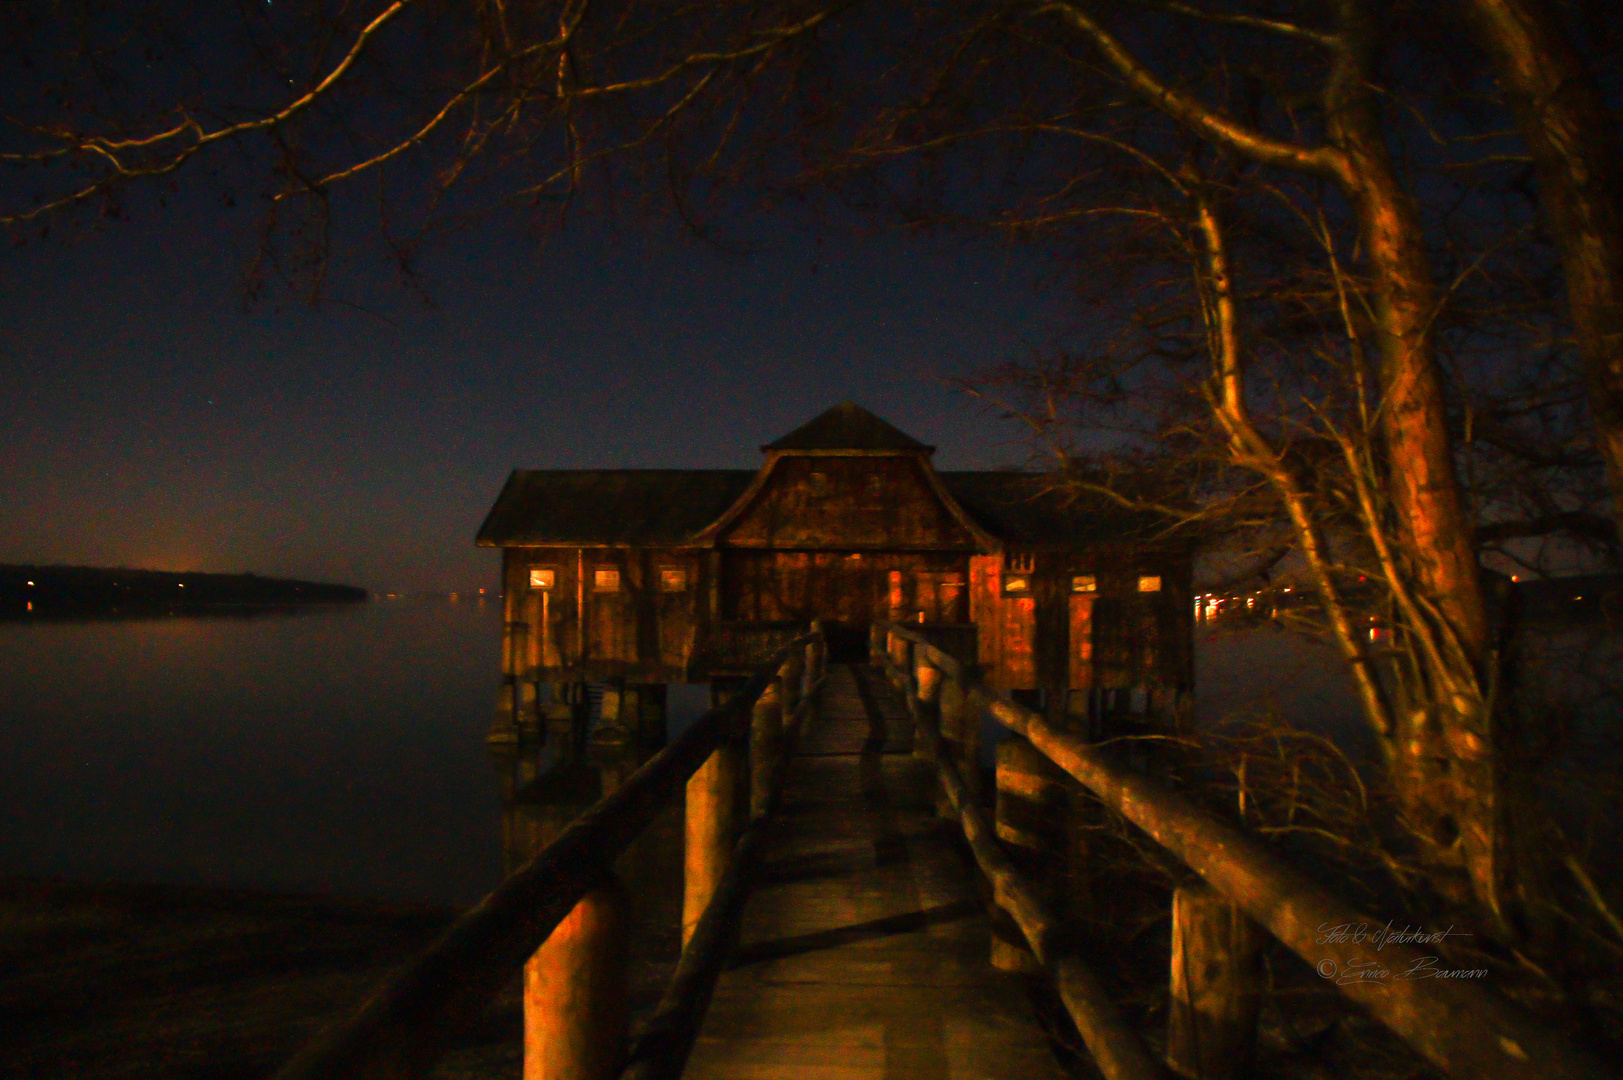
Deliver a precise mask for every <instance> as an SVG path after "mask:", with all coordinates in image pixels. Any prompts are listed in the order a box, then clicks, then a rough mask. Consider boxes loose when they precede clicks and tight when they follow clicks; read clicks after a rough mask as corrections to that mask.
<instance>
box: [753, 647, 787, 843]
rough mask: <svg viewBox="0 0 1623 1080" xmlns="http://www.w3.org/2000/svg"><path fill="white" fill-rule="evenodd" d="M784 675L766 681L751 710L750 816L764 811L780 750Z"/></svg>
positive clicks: (769, 795) (781, 751)
mask: <svg viewBox="0 0 1623 1080" xmlns="http://www.w3.org/2000/svg"><path fill="white" fill-rule="evenodd" d="M783 685H784V683H783V679H782V677H781V676H780V677H778V678H775V679H773V680H772V681H771V682H769V683H767V685H766V689H765V690H763V691H761V696H760V697H758V698H756V699H755V705H754V707H753V708H752V709H751V710H750V817H752V818H753V817H755V816H756V815H757V814H764V813H766V806H767V802H768V801H769V800H770V799H771V796H772V772H773V767H774V766H775V765H776V764H777V761H778V757H779V755H780V754H782V753H783V704H784V694H783Z"/></svg>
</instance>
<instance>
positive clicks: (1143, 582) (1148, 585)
mask: <svg viewBox="0 0 1623 1080" xmlns="http://www.w3.org/2000/svg"><path fill="white" fill-rule="evenodd" d="M1138 591H1139V592H1160V591H1161V575H1160V574H1142V575H1140V576H1139V579H1138Z"/></svg>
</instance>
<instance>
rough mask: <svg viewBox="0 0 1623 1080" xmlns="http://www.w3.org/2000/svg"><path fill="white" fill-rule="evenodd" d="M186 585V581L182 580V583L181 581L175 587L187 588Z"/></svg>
mask: <svg viewBox="0 0 1623 1080" xmlns="http://www.w3.org/2000/svg"><path fill="white" fill-rule="evenodd" d="M185 587H186V585H185V583H184V582H182V583H180V584H177V585H176V586H175V588H177V589H184V588H185Z"/></svg>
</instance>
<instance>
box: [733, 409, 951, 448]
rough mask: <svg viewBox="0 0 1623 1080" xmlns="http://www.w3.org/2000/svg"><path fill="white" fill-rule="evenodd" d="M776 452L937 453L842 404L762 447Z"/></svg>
mask: <svg viewBox="0 0 1623 1080" xmlns="http://www.w3.org/2000/svg"><path fill="white" fill-rule="evenodd" d="M761 450H762V451H763V452H766V453H771V452H773V451H784V450H788V451H794V450H805V451H818V450H870V451H872V450H878V451H894V452H900V453H920V452H923V453H934V452H935V447H933V446H927V445H925V444H924V443H921V442H919V441H918V440H917V439H915V438H913V436H911V435H909V434H907V433H906V432H904V431H902V430H901V429H899V428H897V427H896V426H895V425H894V424H892V423H891V422H890V421H888V420H885V419H882V418H881V417H878V416H875V415H874V414H873V413H871V412H869V411H868V410H867V409H864V408H863V407H862V406H861V405H858V404H857V403H856V402H854V401H849V400H848V401H842V402H840V403H839V404H838V405H835V406H834V407H833V408H831V409H826V410H824V411H823V412H821V413H819V414H818V415H816V416H814V417H812V418H811V419H810V420H808V421H806V422H805V423H804V424H801V425H800V426H799V427H797V428H795V429H794V430H793V431H791V432H789V433H788V434H787V435H784V436H783V437H781V438H779V439H777V440H775V441H773V442H769V443H767V444H766V445H765V446H763V447H761Z"/></svg>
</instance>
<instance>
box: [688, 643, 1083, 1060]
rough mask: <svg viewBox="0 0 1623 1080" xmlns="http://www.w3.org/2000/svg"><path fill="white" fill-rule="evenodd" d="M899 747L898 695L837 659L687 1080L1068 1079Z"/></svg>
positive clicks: (907, 740)
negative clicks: (994, 954)
mask: <svg viewBox="0 0 1623 1080" xmlns="http://www.w3.org/2000/svg"><path fill="white" fill-rule="evenodd" d="M911 749H912V731H911V725H910V722H909V720H908V719H907V717H906V715H905V712H904V710H903V709H902V706H901V702H900V700H899V699H898V698H897V697H896V696H895V694H894V691H893V690H892V689H891V688H890V687H889V686H887V685H885V684H884V682H883V681H882V680H881V679H880V678H878V676H877V675H875V674H874V673H873V672H872V670H871V669H855V668H852V667H849V666H846V665H831V666H830V668H829V682H828V684H827V686H826V688H825V690H824V693H823V708H822V714H821V718H820V719H819V720H818V721H816V722H815V724H814V726H813V727H812V728H811V729H810V730H808V731H807V732H806V733H805V735H804V737H803V738H802V740H801V743H800V748H799V752H798V754H797V755H796V758H795V761H794V764H793V766H792V768H791V770H790V774H789V777H788V781H787V790H786V792H785V796H784V800H783V806H782V811H781V814H780V818H779V820H778V822H777V823H776V825H775V830H776V831H775V832H774V834H773V836H772V844H771V854H770V855H769V857H768V861H767V864H766V867H765V869H764V873H763V876H762V879H761V883H760V885H759V886H758V887H757V889H756V892H755V893H754V894H753V895H752V896H751V898H750V901H749V906H748V908H747V909H746V911H745V919H744V927H743V933H742V935H741V938H740V942H739V948H738V950H737V952H736V953H735V955H734V958H733V960H732V961H731V963H730V965H729V970H728V971H727V973H726V974H725V975H724V976H723V977H722V980H721V982H720V984H719V985H718V986H717V988H716V994H715V998H714V1000H713V1002H712V1004H711V1007H710V1012H709V1015H708V1017H707V1019H706V1022H705V1026H704V1028H703V1030H702V1032H701V1033H700V1037H699V1043H698V1045H697V1046H696V1047H695V1050H694V1054H693V1057H692V1059H691V1061H690V1063H689V1066H688V1069H687V1072H686V1074H685V1075H686V1076H687V1077H691V1078H693V1080H723V1078H726V1080H753V1078H757V1077H759V1078H761V1080H766V1078H769V1077H770V1078H777V1077H786V1076H793V1077H797V1078H802V1080H836V1078H837V1080H847V1078H853V1080H854V1078H857V1077H885V1078H887V1080H948V1078H953V1080H960V1078H964V1080H968V1078H974V1080H979V1078H983V1077H984V1078H992V1077H996V1078H999V1080H1050V1078H1053V1080H1058V1078H1060V1077H1062V1076H1064V1075H1065V1073H1064V1072H1063V1071H1062V1070H1061V1069H1060V1067H1059V1065H1058V1064H1057V1062H1056V1061H1055V1059H1054V1056H1053V1053H1052V1051H1051V1050H1050V1048H1049V1043H1048V1039H1047V1037H1046V1035H1045V1034H1044V1032H1043V1031H1042V1029H1041V1028H1040V1027H1039V1026H1038V1024H1037V1021H1036V1019H1035V1017H1034V1015H1033V1012H1032V1007H1031V1005H1030V1003H1029V1001H1028V998H1027V995H1026V993H1025V989H1024V986H1023V984H1022V983H1021V981H1020V979H1019V977H1018V976H1013V975H1006V974H1004V973H1003V972H1000V971H997V970H995V969H993V968H992V967H990V965H989V964H988V963H987V950H988V932H989V931H988V926H987V921H986V916H985V912H984V908H983V906H982V902H981V899H980V896H979V894H978V891H977V883H976V881H975V879H974V878H973V877H972V876H971V871H970V869H969V868H968V867H966V866H965V864H964V861H963V860H962V859H961V858H960V856H959V853H958V851H957V850H956V848H955V846H954V844H955V841H954V826H952V825H951V824H950V823H947V822H939V821H938V820H937V818H936V816H935V812H934V804H933V796H932V794H931V787H930V767H929V766H927V765H925V764H924V763H922V762H919V761H916V760H915V759H914V758H913V756H912V753H911Z"/></svg>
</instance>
